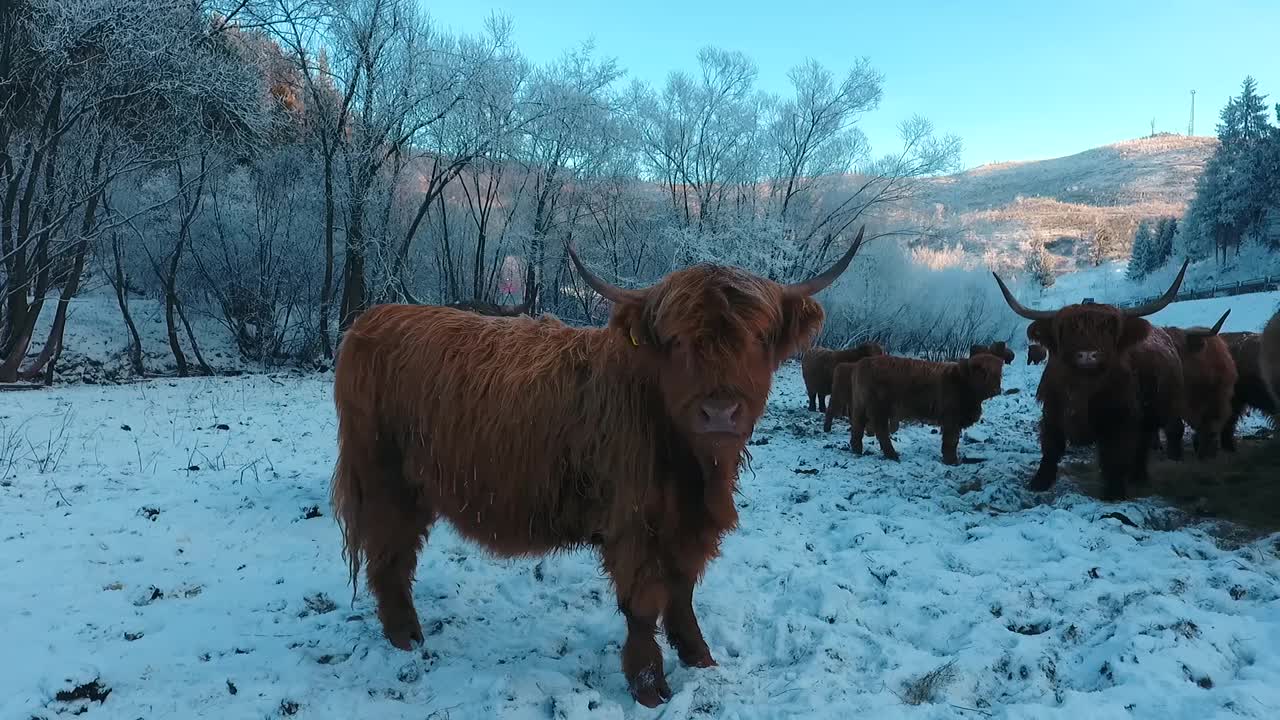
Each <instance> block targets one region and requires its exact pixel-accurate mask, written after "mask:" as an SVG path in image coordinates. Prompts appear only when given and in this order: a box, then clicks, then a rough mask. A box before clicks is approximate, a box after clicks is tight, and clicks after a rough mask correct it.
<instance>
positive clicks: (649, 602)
mask: <svg viewBox="0 0 1280 720" xmlns="http://www.w3.org/2000/svg"><path fill="white" fill-rule="evenodd" d="M628 551H630V552H628ZM635 553H636V548H634V547H629V548H625V547H618V546H613V547H606V548H605V549H604V553H603V554H604V565H605V569H606V570H608V572H609V574H610V575H611V576H612V577H613V584H614V587H615V589H616V590H617V592H618V609H619V610H621V611H622V615H623V617H625V618H626V620H627V640H626V642H625V643H623V645H622V674H623V675H625V676H626V678H627V685H628V686H629V687H630V689H631V695H632V697H634V698H635V699H636V702H638V703H640V704H641V705H644V706H645V707H651V708H652V707H657V706H659V705H661V704H662V703H664V702H666V701H668V700H670V699H671V686H669V685H668V684H667V677H666V672H665V671H664V670H663V668H662V648H661V647H659V646H658V641H657V638H656V636H657V632H658V618H659V616H660V615H661V614H662V611H663V610H664V609H666V606H667V598H668V591H667V583H666V578H665V577H664V575H663V573H662V570H661V568H660V567H659V564H658V563H657V562H656V561H655V560H654V559H653V558H650V557H636V556H635Z"/></svg>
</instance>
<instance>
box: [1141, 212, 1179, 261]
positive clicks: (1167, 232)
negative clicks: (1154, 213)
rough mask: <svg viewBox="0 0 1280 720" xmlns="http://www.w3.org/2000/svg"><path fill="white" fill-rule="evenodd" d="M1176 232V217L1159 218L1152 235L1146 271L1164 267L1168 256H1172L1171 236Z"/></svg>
mask: <svg viewBox="0 0 1280 720" xmlns="http://www.w3.org/2000/svg"><path fill="white" fill-rule="evenodd" d="M1177 234H1178V218H1175V217H1169V218H1160V224H1159V225H1157V226H1156V232H1155V234H1154V235H1153V242H1152V252H1151V264H1150V265H1148V266H1147V272H1152V271H1155V270H1158V269H1160V268H1162V267H1164V266H1165V263H1167V262H1169V258H1172V257H1173V238H1174V236H1175V235H1177Z"/></svg>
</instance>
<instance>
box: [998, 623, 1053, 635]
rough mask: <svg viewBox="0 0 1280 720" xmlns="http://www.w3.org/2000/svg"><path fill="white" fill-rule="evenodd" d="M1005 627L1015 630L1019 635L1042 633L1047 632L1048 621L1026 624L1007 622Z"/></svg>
mask: <svg viewBox="0 0 1280 720" xmlns="http://www.w3.org/2000/svg"><path fill="white" fill-rule="evenodd" d="M1007 627H1008V628H1009V631H1010V632H1016V633H1018V634H1019V635H1043V634H1045V633H1047V632H1049V623H1028V624H1026V625H1019V624H1017V623H1009V625H1008V626H1007Z"/></svg>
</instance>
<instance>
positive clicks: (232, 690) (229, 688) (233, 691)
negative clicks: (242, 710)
mask: <svg viewBox="0 0 1280 720" xmlns="http://www.w3.org/2000/svg"><path fill="white" fill-rule="evenodd" d="M238 692H240V688H238V687H236V684H235V683H233V682H231V681H230V680H227V693H229V694H231V695H235V694H236V693H238Z"/></svg>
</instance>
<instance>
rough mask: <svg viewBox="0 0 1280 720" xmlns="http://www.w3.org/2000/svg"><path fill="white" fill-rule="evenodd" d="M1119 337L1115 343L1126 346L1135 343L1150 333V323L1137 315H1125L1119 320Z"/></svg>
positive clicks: (1122, 346)
mask: <svg viewBox="0 0 1280 720" xmlns="http://www.w3.org/2000/svg"><path fill="white" fill-rule="evenodd" d="M1121 323H1122V324H1121V325H1120V337H1119V339H1118V341H1117V343H1116V344H1117V345H1119V346H1120V348H1122V349H1123V348H1127V347H1132V346H1134V345H1137V344H1138V343H1140V342H1142V341H1143V340H1146V339H1147V336H1148V335H1150V334H1151V323H1149V322H1147V321H1146V320H1144V319H1142V318H1139V317H1126V318H1124V319H1123V320H1121Z"/></svg>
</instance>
